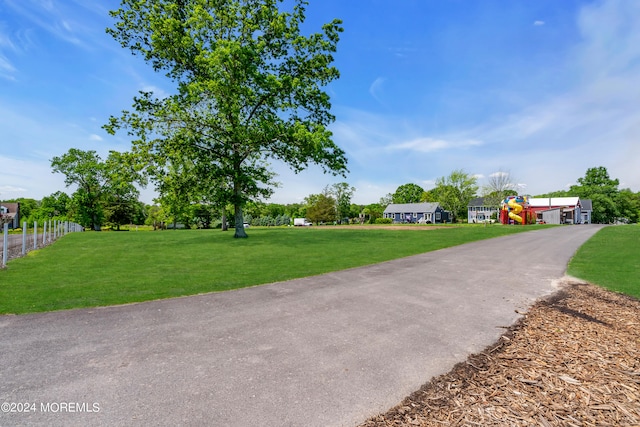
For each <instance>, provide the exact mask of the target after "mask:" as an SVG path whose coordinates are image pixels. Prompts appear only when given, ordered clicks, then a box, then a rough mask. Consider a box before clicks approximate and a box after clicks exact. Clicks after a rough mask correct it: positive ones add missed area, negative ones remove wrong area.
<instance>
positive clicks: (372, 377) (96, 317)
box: [0, 226, 600, 427]
mask: <svg viewBox="0 0 640 427" xmlns="http://www.w3.org/2000/svg"><path fill="white" fill-rule="evenodd" d="M599 228H600V227H598V226H572V227H569V226H567V227H558V228H551V229H545V230H536V231H532V232H528V233H525V234H519V235H514V236H508V237H502V238H497V239H491V240H488V241H483V242H476V243H471V244H467V245H463V246H459V247H456V248H450V249H445V250H441V251H437V252H431V253H427V254H423V255H418V256H413V257H409V258H404V259H400V260H396V261H392V262H387V263H382V264H377V265H374V266H369V267H363V268H356V269H351V270H348V271H343V272H337V273H332V274H327V275H323V276H317V277H312V278H306V279H301V280H292V281H288V282H282V283H274V284H271V285H266V286H260V287H255V288H250V289H242V290H238V291H232V292H227V293H220V294H208V295H200V296H195V297H186V298H178V299H172V300H164V301H155V302H150V303H143V304H135V305H126V306H118V307H109V308H101V309H88V310H71V311H64V312H56V313H47V314H36V315H24V316H0V375H1V377H0V403H2V402H14V403H16V405H14V406H13V407H10V409H15V410H21V409H22V410H24V408H23V404H24V403H28V404H29V407H28V409H29V410H30V411H31V412H29V413H0V425H2V426H7V425H11V426H14V425H48V426H73V425H78V426H80V425H82V426H85V425H86V426H88V425H105V426H107V425H108V426H114V425H115V426H117V425H121V426H132V425H140V426H142V425H144V426H147V425H167V426H169V425H170V426H176V425H211V426H278V427H281V426H354V425H357V424H358V423H360V422H363V421H364V420H365V419H366V418H368V417H369V416H372V415H375V414H376V413H379V412H381V411H384V410H386V409H388V408H389V407H391V406H393V405H395V404H396V403H398V402H399V401H400V400H401V399H402V398H403V397H404V396H406V395H408V394H410V393H411V392H412V391H415V390H416V389H418V388H419V387H420V386H421V385H422V384H423V383H425V382H427V381H428V380H429V379H430V378H432V377H433V376H436V375H439V374H442V373H445V372H448V371H449V370H450V369H451V368H452V367H453V365H454V364H455V363H457V362H460V361H463V360H465V358H466V357H467V356H468V355H469V354H470V353H473V352H478V351H481V350H482V349H484V348H485V347H486V346H488V345H490V344H491V343H493V342H495V341H496V340H497V339H498V338H499V336H500V334H501V333H502V332H503V330H504V329H503V327H505V326H509V325H511V324H513V322H514V321H516V320H517V317H518V314H517V313H516V310H526V309H527V307H529V306H530V305H531V304H532V303H533V301H534V300H536V299H538V298H540V297H541V296H543V295H546V294H549V293H551V292H553V291H554V289H555V288H554V281H556V280H557V279H560V278H562V276H563V274H564V271H565V268H566V265H567V262H568V260H569V259H570V257H571V256H572V255H573V253H574V252H575V250H576V249H577V248H578V247H579V246H580V245H581V244H582V243H583V242H584V241H586V240H587V239H588V238H589V237H591V236H592V235H593V234H594V233H595V232H596V231H597V230H598V229H599ZM424 236H425V239H428V238H429V233H428V232H425V234H424ZM6 408H7V406H6V405H5V406H3V409H6Z"/></svg>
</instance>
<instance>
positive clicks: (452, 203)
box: [435, 169, 478, 222]
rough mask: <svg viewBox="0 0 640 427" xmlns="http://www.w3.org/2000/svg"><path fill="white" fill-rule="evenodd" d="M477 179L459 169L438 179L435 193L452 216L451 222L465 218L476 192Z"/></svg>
mask: <svg viewBox="0 0 640 427" xmlns="http://www.w3.org/2000/svg"><path fill="white" fill-rule="evenodd" d="M476 181H477V178H476V177H475V176H472V175H469V174H468V173H466V172H464V171H463V170H461V169H457V170H454V171H453V172H451V174H450V175H449V176H446V177H441V178H438V179H437V181H436V188H435V190H436V192H437V194H438V198H439V202H440V204H442V207H443V208H444V209H446V210H448V211H449V212H451V215H452V222H455V221H457V220H458V218H461V217H464V216H466V212H467V206H468V205H469V201H470V200H471V199H472V198H473V197H474V196H475V194H476V191H478V186H477V185H476Z"/></svg>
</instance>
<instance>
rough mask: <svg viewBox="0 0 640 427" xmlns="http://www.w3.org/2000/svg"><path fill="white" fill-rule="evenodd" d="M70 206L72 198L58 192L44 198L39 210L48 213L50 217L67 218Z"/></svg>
mask: <svg viewBox="0 0 640 427" xmlns="http://www.w3.org/2000/svg"><path fill="white" fill-rule="evenodd" d="M70 204H71V197H69V195H68V194H67V193H65V192H63V191H56V192H55V193H53V194H51V195H49V196H45V197H43V198H42V200H41V201H40V206H39V207H38V210H44V211H46V212H47V215H49V216H53V217H66V216H67V211H68V210H69V205H70Z"/></svg>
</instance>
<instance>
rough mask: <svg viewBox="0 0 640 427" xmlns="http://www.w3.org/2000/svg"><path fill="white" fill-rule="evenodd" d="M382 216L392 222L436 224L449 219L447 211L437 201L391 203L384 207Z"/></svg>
mask: <svg viewBox="0 0 640 427" xmlns="http://www.w3.org/2000/svg"><path fill="white" fill-rule="evenodd" d="M383 218H390V219H391V220H392V221H393V222H394V223H420V224H436V223H443V222H448V221H449V212H448V211H445V210H444V209H443V208H442V206H440V204H439V203H392V204H390V205H389V206H387V207H386V209H385V210H384V213H383Z"/></svg>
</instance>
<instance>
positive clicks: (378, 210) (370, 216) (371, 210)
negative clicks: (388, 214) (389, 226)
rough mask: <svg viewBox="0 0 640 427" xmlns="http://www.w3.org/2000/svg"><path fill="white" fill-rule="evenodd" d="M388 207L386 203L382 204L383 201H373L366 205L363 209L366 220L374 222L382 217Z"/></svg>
mask: <svg viewBox="0 0 640 427" xmlns="http://www.w3.org/2000/svg"><path fill="white" fill-rule="evenodd" d="M386 207H387V206H386V205H382V204H381V203H372V204H370V205H366V206H365V207H364V208H363V209H362V213H363V214H364V215H365V220H366V221H367V222H369V223H370V224H374V223H375V221H376V219H378V218H382V215H383V214H384V210H385V208H386Z"/></svg>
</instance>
